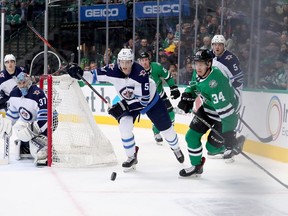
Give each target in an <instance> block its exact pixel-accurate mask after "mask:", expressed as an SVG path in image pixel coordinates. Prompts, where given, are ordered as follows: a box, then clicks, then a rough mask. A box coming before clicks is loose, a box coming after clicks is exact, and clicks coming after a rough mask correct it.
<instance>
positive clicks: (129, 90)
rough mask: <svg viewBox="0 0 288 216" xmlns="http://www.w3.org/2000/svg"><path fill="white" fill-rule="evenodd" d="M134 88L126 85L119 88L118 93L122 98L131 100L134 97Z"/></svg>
mask: <svg viewBox="0 0 288 216" xmlns="http://www.w3.org/2000/svg"><path fill="white" fill-rule="evenodd" d="M133 92H134V88H133V87H131V86H128V87H126V88H124V89H122V90H120V94H121V96H122V97H123V98H124V99H127V100H131V99H133V98H134V93H133Z"/></svg>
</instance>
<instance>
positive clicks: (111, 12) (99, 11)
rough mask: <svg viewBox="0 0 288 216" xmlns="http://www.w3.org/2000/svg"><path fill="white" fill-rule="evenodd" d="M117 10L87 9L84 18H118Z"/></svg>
mask: <svg viewBox="0 0 288 216" xmlns="http://www.w3.org/2000/svg"><path fill="white" fill-rule="evenodd" d="M118 14H119V10H118V8H111V9H108V10H106V9H93V10H92V9H89V10H86V11H85V17H103V16H105V17H106V16H107V15H108V17H110V16H118Z"/></svg>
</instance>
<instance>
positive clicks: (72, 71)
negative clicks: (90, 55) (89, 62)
mask: <svg viewBox="0 0 288 216" xmlns="http://www.w3.org/2000/svg"><path fill="white" fill-rule="evenodd" d="M67 72H68V74H69V75H70V76H71V77H73V78H75V79H78V80H80V79H81V78H79V77H78V75H77V74H79V75H81V76H83V73H84V72H83V70H82V68H81V67H79V66H78V65H77V64H74V63H73V64H69V65H68V69H67Z"/></svg>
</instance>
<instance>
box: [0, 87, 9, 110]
mask: <svg viewBox="0 0 288 216" xmlns="http://www.w3.org/2000/svg"><path fill="white" fill-rule="evenodd" d="M9 98H10V97H9V96H7V95H6V94H5V93H4V91H3V90H1V91H0V109H5V110H7V106H8V104H7V101H8V100H9Z"/></svg>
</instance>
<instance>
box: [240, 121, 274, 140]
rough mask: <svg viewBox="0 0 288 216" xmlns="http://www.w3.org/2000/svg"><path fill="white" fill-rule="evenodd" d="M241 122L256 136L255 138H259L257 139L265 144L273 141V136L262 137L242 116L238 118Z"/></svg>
mask: <svg viewBox="0 0 288 216" xmlns="http://www.w3.org/2000/svg"><path fill="white" fill-rule="evenodd" d="M238 117H239V119H240V121H241V122H242V123H243V124H244V125H245V126H246V127H247V128H248V129H249V130H250V131H251V132H252V133H253V134H254V136H256V137H257V139H258V140H259V141H261V142H263V143H268V142H271V141H273V135H270V136H268V137H260V136H259V135H258V134H257V133H256V132H255V131H254V130H253V129H252V128H251V127H250V126H249V125H248V124H247V123H246V122H245V121H244V119H243V118H241V116H240V115H239V116H238Z"/></svg>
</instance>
